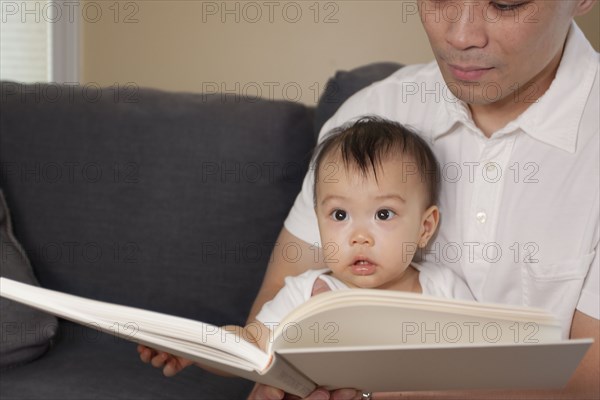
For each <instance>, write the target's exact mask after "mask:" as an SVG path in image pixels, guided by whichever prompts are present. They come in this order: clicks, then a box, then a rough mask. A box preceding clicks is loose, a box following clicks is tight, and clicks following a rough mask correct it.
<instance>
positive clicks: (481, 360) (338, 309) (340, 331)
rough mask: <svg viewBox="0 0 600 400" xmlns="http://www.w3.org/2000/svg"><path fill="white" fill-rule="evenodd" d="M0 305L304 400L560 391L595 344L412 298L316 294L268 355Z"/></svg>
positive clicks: (140, 323) (193, 333)
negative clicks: (318, 393) (349, 391)
mask: <svg viewBox="0 0 600 400" xmlns="http://www.w3.org/2000/svg"><path fill="white" fill-rule="evenodd" d="M0 294H1V295H2V297H5V298H8V299H11V300H14V301H17V302H20V303H23V304H27V305H29V306H31V307H35V308H38V309H41V310H44V311H47V312H49V313H51V314H54V315H56V316H59V317H62V318H65V319H68V320H71V321H74V322H77V323H80V324H83V325H86V326H89V327H92V328H95V329H99V330H101V331H104V332H108V333H111V334H113V335H117V336H119V337H122V338H125V339H127V340H130V341H133V342H137V343H141V344H144V345H146V346H149V347H153V348H156V349H159V350H163V351H166V352H169V353H172V354H176V355H179V356H183V357H185V358H188V359H191V360H193V361H195V362H198V363H200V364H202V365H205V366H209V367H213V368H216V369H219V370H222V371H224V372H229V373H232V374H235V375H237V376H240V377H243V378H247V379H250V380H253V381H256V382H261V383H265V384H268V385H271V386H276V387H279V388H281V389H283V390H285V391H286V392H288V393H292V394H296V395H298V396H302V397H304V396H306V395H308V394H309V393H310V392H311V391H312V390H314V389H315V388H316V387H317V386H325V387H326V388H329V389H335V388H343V387H352V388H357V389H363V390H365V391H373V392H376V391H408V390H443V389H493V388H559V387H562V386H564V385H565V384H566V383H567V381H568V380H569V377H570V376H571V374H572V373H573V371H574V370H575V368H576V367H577V365H578V363H579V361H580V360H581V358H582V357H583V355H584V354H585V352H586V350H587V348H588V347H589V346H590V344H591V343H592V340H591V339H580V340H561V329H560V325H559V324H558V322H557V321H556V320H555V319H554V318H553V317H552V316H550V315H549V314H546V313H545V312H543V311H540V310H536V309H530V308H523V307H507V306H500V305H494V304H481V303H475V302H465V301H456V300H448V299H441V298H435V297H429V296H423V295H417V294H413V293H405V292H393V291H383V290H370V289H348V290H340V291H333V292H327V293H323V294H320V295H318V296H315V297H313V298H311V299H310V300H309V301H308V302H307V303H305V304H303V305H302V306H301V307H299V308H298V309H296V310H294V311H293V312H292V313H290V314H289V315H288V316H287V317H286V318H285V319H284V320H283V321H281V322H280V323H279V324H277V325H276V326H275V325H273V326H272V327H271V328H272V338H271V339H272V340H270V344H269V348H268V350H267V351H266V352H263V351H262V350H260V349H259V348H258V347H256V346H254V345H253V344H251V343H249V342H247V341H245V340H244V338H242V337H239V336H235V335H234V334H233V333H231V332H229V331H225V330H222V329H220V328H219V327H216V326H214V325H210V324H206V323H203V322H198V321H192V320H189V319H185V318H179V317H174V316H170V315H166V314H160V313H156V312H151V311H146V310H141V309H137V308H132V307H126V306H120V305H115V304H110V303H105V302H100V301H95V300H90V299H85V298H82V297H78V296H73V295H68V294H64V293H60V292H56V291H52V290H48V289H43V288H39V287H35V286H30V285H26V284H23V283H19V282H16V281H12V280H9V279H6V278H0Z"/></svg>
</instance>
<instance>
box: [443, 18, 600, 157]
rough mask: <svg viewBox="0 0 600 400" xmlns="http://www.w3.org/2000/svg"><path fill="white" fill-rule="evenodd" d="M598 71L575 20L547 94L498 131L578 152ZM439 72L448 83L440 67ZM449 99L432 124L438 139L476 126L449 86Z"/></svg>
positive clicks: (587, 44) (587, 43)
mask: <svg viewBox="0 0 600 400" xmlns="http://www.w3.org/2000/svg"><path fill="white" fill-rule="evenodd" d="M597 74H598V53H596V51H595V50H594V49H593V48H592V46H591V45H590V43H589V42H588V40H587V39H586V38H585V36H584V34H583V32H581V30H580V29H579V27H578V26H577V24H575V22H573V23H572V25H571V28H570V30H569V34H568V35H567V40H566V44H565V48H564V51H563V56H562V59H561V62H560V65H559V67H558V70H557V72H556V76H555V78H554V81H552V84H551V85H550V87H549V88H548V90H547V91H546V93H544V95H543V96H542V97H540V98H539V99H538V101H537V102H536V103H534V104H532V105H531V106H530V107H529V108H528V109H527V110H525V112H523V114H521V115H520V116H519V117H518V118H517V119H515V120H514V121H512V122H510V123H509V124H507V125H506V126H505V127H504V128H502V129H501V130H500V131H498V132H497V134H498V135H501V134H502V133H508V132H511V131H515V130H517V129H519V128H520V129H522V130H523V131H524V132H525V133H526V134H528V135H530V136H532V137H534V138H535V139H537V140H539V141H541V142H544V143H547V144H549V145H552V146H555V147H558V148H559V149H562V150H565V151H568V152H570V153H574V152H575V150H576V148H577V133H578V129H579V124H580V121H581V117H582V114H583V111H584V109H585V105H586V103H587V100H588V97H589V95H590V91H591V88H592V86H593V84H594V79H595V78H596V75H597ZM437 75H438V79H439V80H440V81H441V84H442V85H445V83H444V80H443V78H442V74H441V72H439V68H438V74H437ZM445 99H446V101H445V102H443V103H444V106H443V107H440V108H439V111H438V115H437V118H436V123H434V124H432V135H433V139H434V140H435V139H437V138H439V137H440V136H443V135H445V134H447V133H450V132H451V131H452V128H453V127H454V126H456V125H457V124H460V123H462V124H465V125H473V126H474V123H473V119H472V118H471V112H470V110H469V107H467V105H466V104H465V103H464V102H463V101H461V100H459V99H457V98H456V97H454V95H453V94H452V93H451V92H450V91H449V90H447V89H446V96H445ZM497 134H495V135H497Z"/></svg>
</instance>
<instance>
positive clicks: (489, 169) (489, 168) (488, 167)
mask: <svg viewBox="0 0 600 400" xmlns="http://www.w3.org/2000/svg"><path fill="white" fill-rule="evenodd" d="M485 170H486V171H487V172H488V173H491V172H496V164H494V163H491V162H489V163H487V164H486V165H485Z"/></svg>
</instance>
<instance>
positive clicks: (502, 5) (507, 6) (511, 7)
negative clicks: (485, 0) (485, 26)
mask: <svg viewBox="0 0 600 400" xmlns="http://www.w3.org/2000/svg"><path fill="white" fill-rule="evenodd" d="M525 4H526V3H510V4H506V3H495V2H492V5H493V6H494V8H495V9H496V10H498V11H512V10H516V9H517V8H519V7H521V6H524V5H525Z"/></svg>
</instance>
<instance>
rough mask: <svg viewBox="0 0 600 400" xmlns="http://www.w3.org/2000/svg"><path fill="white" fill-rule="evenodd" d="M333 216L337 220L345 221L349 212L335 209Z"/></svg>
mask: <svg viewBox="0 0 600 400" xmlns="http://www.w3.org/2000/svg"><path fill="white" fill-rule="evenodd" d="M331 218H333V219H334V220H336V221H345V220H346V219H347V218H348V213H347V212H346V211H344V210H340V209H337V210H333V212H332V213H331Z"/></svg>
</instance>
